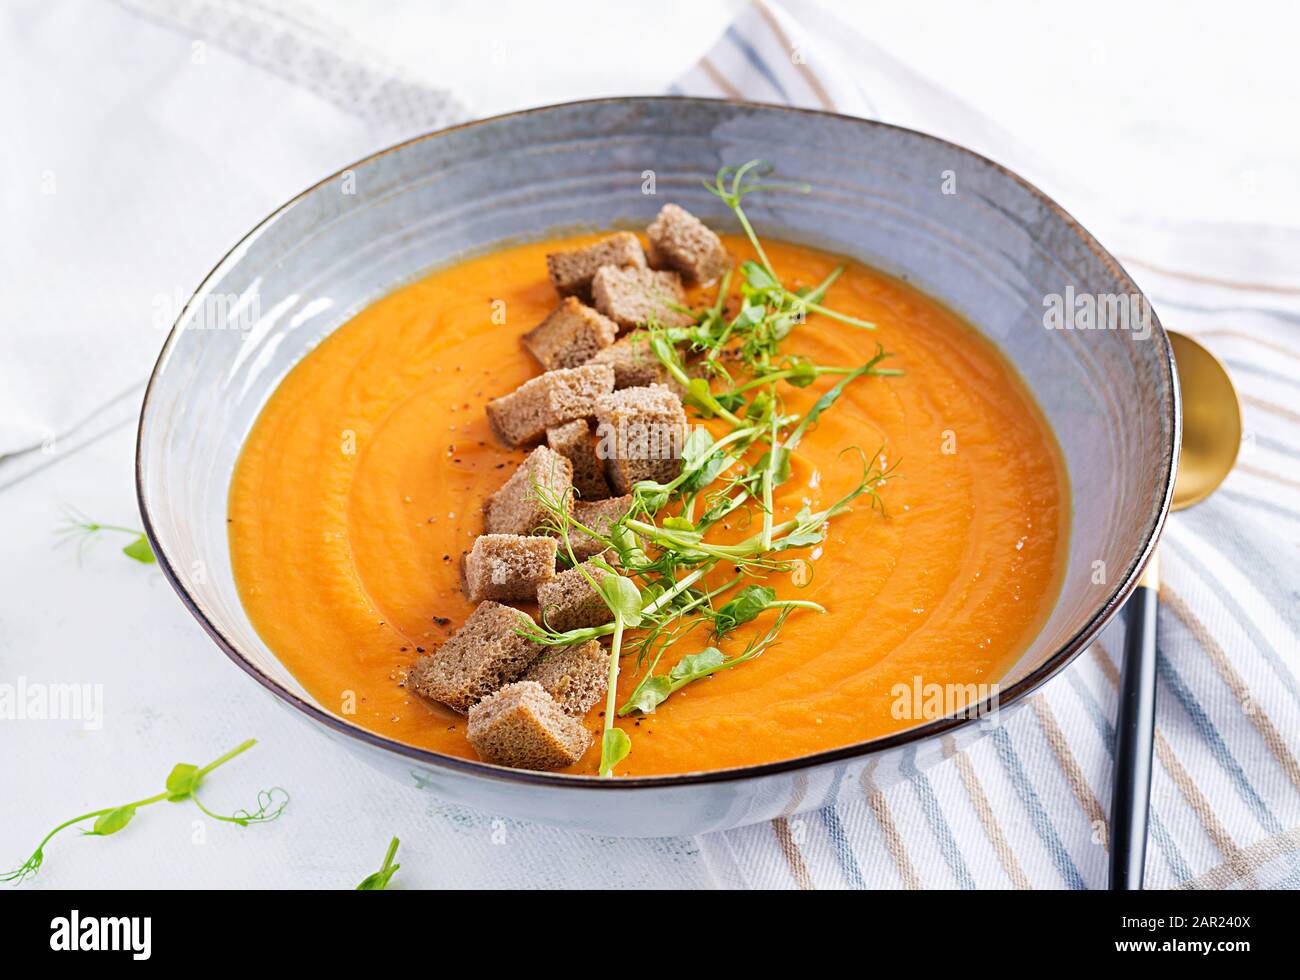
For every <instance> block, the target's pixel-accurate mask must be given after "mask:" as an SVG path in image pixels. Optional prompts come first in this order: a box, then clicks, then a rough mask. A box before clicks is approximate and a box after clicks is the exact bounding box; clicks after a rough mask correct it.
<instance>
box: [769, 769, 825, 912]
mask: <svg viewBox="0 0 1300 980" xmlns="http://www.w3.org/2000/svg"><path fill="white" fill-rule="evenodd" d="M807 793H808V777H807V775H806V774H804V773H800V774H799V775H798V776H797V777H795V781H794V788H793V790H792V791H791V793H790V802H789V803H787V804H786V807H785V814H784V815H783V816H780V817H777V818H776V819H775V820H773V821H772V833H773V834H775V835H776V843H777V846H778V847H780V848H781V853H782V854H783V855H785V860H786V863H787V864H788V865H790V874H791V875H792V876H793V877H794V880H795V884H797V885H798V886H799V887H800V888H802V889H803V890H804V891H813V890H815V889H816V888H817V883H816V882H815V881H813V877H812V872H810V871H809V870H808V862H807V861H805V860H804V859H803V849H802V848H801V847H800V846H799V841H798V839H797V838H796V837H795V835H794V831H793V829H792V828H791V827H790V817H792V816H793V815H794V814H796V813H798V812H799V804H800V803H802V802H803V798H804V796H805V795H807Z"/></svg>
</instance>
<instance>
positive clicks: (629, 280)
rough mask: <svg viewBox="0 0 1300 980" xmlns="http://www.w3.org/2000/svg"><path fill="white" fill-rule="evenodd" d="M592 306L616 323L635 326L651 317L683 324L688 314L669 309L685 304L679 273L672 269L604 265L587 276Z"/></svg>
mask: <svg viewBox="0 0 1300 980" xmlns="http://www.w3.org/2000/svg"><path fill="white" fill-rule="evenodd" d="M591 295H592V298H593V299H594V301H595V303H596V309H598V310H600V312H601V313H604V314H605V316H607V317H609V318H610V319H611V320H613V321H614V322H615V323H617V324H618V325H619V326H620V327H626V328H631V327H637V326H641V325H642V324H644V323H648V322H649V321H651V320H653V321H654V322H655V323H657V324H659V325H660V326H661V327H684V326H686V325H687V324H689V323H691V322H693V321H692V318H691V316H690V315H689V314H686V313H681V312H679V311H678V310H675V309H673V306H674V305H676V306H684V305H686V293H685V291H684V290H683V289H682V277H681V276H679V275H678V274H677V273H675V272H659V271H656V270H654V269H635V268H623V269H620V268H619V267H618V266H613V265H605V266H601V267H600V269H598V270H597V271H596V275H595V276H594V277H593V278H592V280H591Z"/></svg>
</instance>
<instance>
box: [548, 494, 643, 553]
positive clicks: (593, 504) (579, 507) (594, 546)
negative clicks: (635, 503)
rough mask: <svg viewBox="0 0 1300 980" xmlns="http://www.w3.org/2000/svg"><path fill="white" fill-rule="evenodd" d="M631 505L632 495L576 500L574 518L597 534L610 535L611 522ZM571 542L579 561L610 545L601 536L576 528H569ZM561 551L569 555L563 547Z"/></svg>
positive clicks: (624, 512)
mask: <svg viewBox="0 0 1300 980" xmlns="http://www.w3.org/2000/svg"><path fill="white" fill-rule="evenodd" d="M631 507H632V497H631V496H630V495H627V496H623V497H610V498H609V499H608V500H595V501H591V500H575V501H574V502H573V519H574V520H575V521H577V522H578V523H579V524H581V525H583V526H584V527H589V528H591V529H592V530H593V531H595V532H596V533H597V534H602V535H606V536H608V535H609V526H610V524H612V523H613V522H614V521H616V520H618V519H619V518H620V517H622V516H623V515H624V514H626V513H627V512H628V510H629V509H630V508H631ZM569 544H570V545H572V546H573V554H574V557H576V558H577V559H578V561H586V560H587V559H588V558H594V557H595V556H596V555H599V554H600V553H601V552H602V551H605V550H606V549H607V547H608V546H607V545H606V544H605V542H603V541H601V540H600V539H599V538H593V537H592V536H591V535H589V534H586V533H584V532H582V531H579V530H577V529H575V528H570V529H569ZM560 553H561V554H562V555H564V556H565V557H568V553H567V552H566V551H565V550H564V549H563V548H561V549H560Z"/></svg>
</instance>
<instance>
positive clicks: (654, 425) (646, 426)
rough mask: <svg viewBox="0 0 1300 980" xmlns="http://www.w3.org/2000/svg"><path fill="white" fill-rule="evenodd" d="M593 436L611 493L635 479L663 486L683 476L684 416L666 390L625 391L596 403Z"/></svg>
mask: <svg viewBox="0 0 1300 980" xmlns="http://www.w3.org/2000/svg"><path fill="white" fill-rule="evenodd" d="M596 419H597V422H598V425H597V427H596V435H597V436H598V437H599V438H600V450H599V451H600V454H601V457H602V458H603V459H604V460H605V475H606V476H607V477H608V478H609V484H610V486H611V487H613V488H614V492H615V493H623V494H625V493H629V492H630V491H631V489H632V485H633V484H635V483H636V482H637V481H639V480H653V481H655V482H657V483H667V482H668V481H669V480H672V479H673V478H674V477H675V476H677V474H678V473H679V472H680V471H681V465H682V464H681V454H682V444H683V443H684V442H685V441H686V412H685V411H684V410H683V409H682V400H681V398H679V397H678V396H677V393H676V392H674V391H672V390H671V389H669V388H668V387H666V386H664V385H650V386H649V387H645V388H624V389H622V390H621V391H615V392H612V393H610V394H608V395H602V396H601V397H600V398H598V399H597V400H596Z"/></svg>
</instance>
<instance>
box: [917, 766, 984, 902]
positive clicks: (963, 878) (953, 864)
mask: <svg viewBox="0 0 1300 980" xmlns="http://www.w3.org/2000/svg"><path fill="white" fill-rule="evenodd" d="M899 768H900V770H901V771H902V773H903V775H904V776H906V777H907V781H908V782H910V783H911V784H912V789H913V791H914V792H915V793H916V798H917V800H918V801H919V802H920V804H921V810H922V811H923V812H924V813H925V819H926V822H927V823H929V825H930V830H931V831H933V832H934V836H935V837H936V838H937V839H938V841H939V850H940V851H942V852H943V857H944V860H945V861H947V862H948V867H949V868H950V869H951V870H952V876H953V877H954V878H956V879H957V884H958V885H960V886H961V887H962V888H967V889H973V888H974V887H975V879H974V878H972V877H971V873H970V869H969V868H967V867H966V859H965V858H963V857H962V856H961V848H960V847H958V846H957V839H956V838H955V837H953V835H952V828H951V827H949V826H948V818H947V817H945V816H944V815H943V809H942V807H940V806H939V798H938V797H937V796H935V795H934V787H933V786H931V785H930V777H928V776H926V775H925V773H923V772H921V771H920V770H919V769H917V768H916V746H915V745H913V746H910V747H909V748H908V750H907V752H906V753H904V755H903V761H902V764H901V765H900V767H899Z"/></svg>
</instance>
